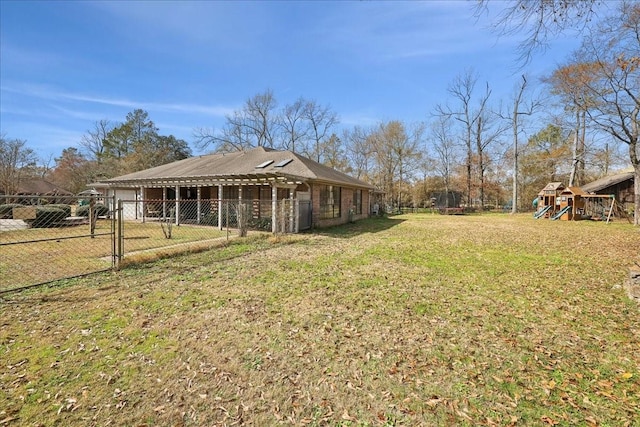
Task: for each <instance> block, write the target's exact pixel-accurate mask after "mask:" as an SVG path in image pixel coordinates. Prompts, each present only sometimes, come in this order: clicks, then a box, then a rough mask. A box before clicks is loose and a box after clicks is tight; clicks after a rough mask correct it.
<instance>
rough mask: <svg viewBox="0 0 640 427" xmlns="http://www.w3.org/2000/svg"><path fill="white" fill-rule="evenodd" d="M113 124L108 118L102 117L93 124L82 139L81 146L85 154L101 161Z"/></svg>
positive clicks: (91, 158)
mask: <svg viewBox="0 0 640 427" xmlns="http://www.w3.org/2000/svg"><path fill="white" fill-rule="evenodd" d="M113 127H114V126H113V124H112V123H111V122H109V120H107V119H102V120H99V121H97V122H95V123H94V124H93V128H92V129H89V130H88V131H87V132H86V133H85V134H84V135H82V138H81V139H80V147H82V149H83V152H84V154H85V155H86V156H87V157H88V158H89V159H90V160H95V161H97V162H100V161H101V160H102V157H103V154H104V151H105V146H106V144H107V143H106V141H107V138H108V136H109V132H111V130H112V129H113Z"/></svg>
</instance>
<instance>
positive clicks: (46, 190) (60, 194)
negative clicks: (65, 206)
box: [0, 178, 73, 204]
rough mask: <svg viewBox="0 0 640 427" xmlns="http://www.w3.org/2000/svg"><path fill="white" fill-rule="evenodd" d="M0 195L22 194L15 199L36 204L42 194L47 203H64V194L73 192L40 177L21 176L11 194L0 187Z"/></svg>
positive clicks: (67, 194) (70, 194) (71, 194)
mask: <svg viewBox="0 0 640 427" xmlns="http://www.w3.org/2000/svg"><path fill="white" fill-rule="evenodd" d="M0 195H6V196H22V197H21V198H19V199H17V200H18V201H19V202H20V203H24V204H37V203H39V201H40V200H39V199H40V197H41V196H44V197H45V198H46V200H47V201H48V202H49V203H57V202H60V203H64V201H65V200H68V198H66V197H65V196H73V193H72V192H70V191H68V190H66V189H64V188H62V187H60V186H59V185H56V184H54V183H52V182H49V181H47V180H46V179H42V178H22V179H20V181H19V182H18V186H17V189H16V191H15V192H14V193H12V194H6V193H5V191H4V189H2V188H0Z"/></svg>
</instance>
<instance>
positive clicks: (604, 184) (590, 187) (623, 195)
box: [582, 169, 634, 209]
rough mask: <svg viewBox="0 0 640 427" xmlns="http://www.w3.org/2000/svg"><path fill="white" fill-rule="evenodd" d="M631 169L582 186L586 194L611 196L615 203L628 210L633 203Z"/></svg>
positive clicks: (632, 174)
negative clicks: (613, 197)
mask: <svg viewBox="0 0 640 427" xmlns="http://www.w3.org/2000/svg"><path fill="white" fill-rule="evenodd" d="M633 176H634V173H633V169H631V170H625V171H624V172H620V173H617V174H615V175H609V176H605V177H604V178H600V179H597V180H595V181H593V182H590V183H589V184H585V185H583V186H582V190H583V191H585V192H587V193H594V194H602V195H613V196H615V199H616V202H617V203H619V204H620V205H622V206H624V208H625V209H629V208H631V207H632V206H633V203H634V189H633Z"/></svg>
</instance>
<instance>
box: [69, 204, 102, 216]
mask: <svg viewBox="0 0 640 427" xmlns="http://www.w3.org/2000/svg"><path fill="white" fill-rule="evenodd" d="M95 210H96V212H97V213H98V216H109V208H108V207H106V206H105V205H103V204H102V203H96V205H95ZM76 216H86V217H89V205H82V206H78V209H76Z"/></svg>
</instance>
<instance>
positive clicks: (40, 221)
mask: <svg viewBox="0 0 640 427" xmlns="http://www.w3.org/2000/svg"><path fill="white" fill-rule="evenodd" d="M68 216H69V215H67V211H66V210H65V209H61V208H56V207H50V206H36V219H34V220H33V221H32V222H31V227H33V228H46V227H54V226H57V225H59V223H60V222H61V221H63V220H64V219H65V218H66V217H68Z"/></svg>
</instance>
